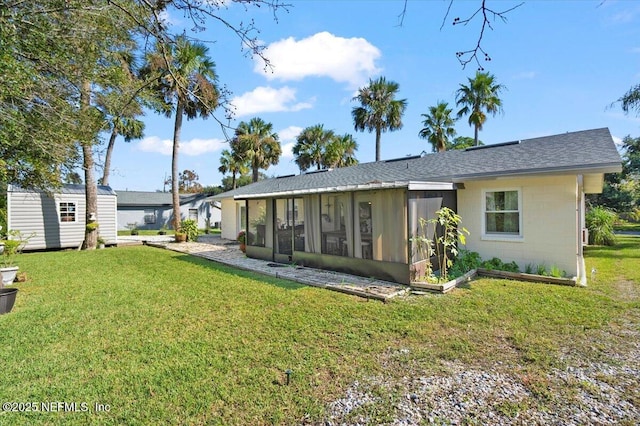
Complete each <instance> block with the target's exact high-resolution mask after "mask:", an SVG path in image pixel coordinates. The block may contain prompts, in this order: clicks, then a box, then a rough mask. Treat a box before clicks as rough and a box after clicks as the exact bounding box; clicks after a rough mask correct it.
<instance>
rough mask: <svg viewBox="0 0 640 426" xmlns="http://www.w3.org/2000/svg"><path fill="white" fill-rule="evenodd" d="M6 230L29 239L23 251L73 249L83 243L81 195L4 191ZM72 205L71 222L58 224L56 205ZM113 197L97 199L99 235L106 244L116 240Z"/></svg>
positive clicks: (58, 209)
mask: <svg viewBox="0 0 640 426" xmlns="http://www.w3.org/2000/svg"><path fill="white" fill-rule="evenodd" d="M8 197H9V203H8V207H9V212H8V216H9V227H10V229H12V230H17V231H20V232H21V233H22V234H23V235H24V236H27V237H28V236H31V237H30V238H29V241H28V243H27V245H26V246H25V250H40V249H56V248H76V247H79V246H80V245H81V244H82V242H83V241H84V231H85V215H86V213H85V212H86V210H85V196H84V194H54V195H53V196H49V195H47V194H45V193H41V192H8ZM61 202H63V203H75V207H76V211H75V221H74V222H62V221H60V203H61ZM115 203H116V197H115V196H113V195H99V196H98V223H99V224H100V235H101V236H102V237H103V238H104V239H105V241H106V242H107V244H115V243H116V242H117V241H116V231H115V230H116V227H117V225H116V215H115V208H116V207H115V205H116V204H115Z"/></svg>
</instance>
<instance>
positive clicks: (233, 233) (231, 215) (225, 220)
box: [220, 198, 244, 240]
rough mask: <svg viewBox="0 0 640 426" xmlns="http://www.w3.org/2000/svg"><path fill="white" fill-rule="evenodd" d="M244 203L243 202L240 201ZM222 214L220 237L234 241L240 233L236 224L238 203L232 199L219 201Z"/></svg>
mask: <svg viewBox="0 0 640 426" xmlns="http://www.w3.org/2000/svg"><path fill="white" fill-rule="evenodd" d="M242 203H244V201H242ZM220 204H221V209H222V214H221V219H220V220H221V221H222V231H221V232H220V236H221V237H222V238H226V239H228V240H235V239H236V237H237V236H238V232H239V231H240V228H239V224H238V205H239V202H238V201H235V200H234V199H233V198H224V199H222V200H221V201H220Z"/></svg>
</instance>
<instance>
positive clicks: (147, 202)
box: [116, 190, 206, 207]
mask: <svg viewBox="0 0 640 426" xmlns="http://www.w3.org/2000/svg"><path fill="white" fill-rule="evenodd" d="M116 194H117V195H118V205H119V206H149V207H151V206H154V207H164V206H170V205H171V204H172V201H171V193H170V192H146V191H119V190H118V191H116ZM204 197H206V195H205V194H180V204H185V203H189V202H191V201H195V200H198V199H200V198H204Z"/></svg>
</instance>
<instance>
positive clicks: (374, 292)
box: [118, 235, 409, 302]
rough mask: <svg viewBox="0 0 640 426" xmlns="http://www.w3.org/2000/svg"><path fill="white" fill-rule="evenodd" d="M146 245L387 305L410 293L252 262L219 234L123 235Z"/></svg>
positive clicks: (312, 270) (121, 238)
mask: <svg viewBox="0 0 640 426" xmlns="http://www.w3.org/2000/svg"><path fill="white" fill-rule="evenodd" d="M127 244H146V245H149V246H153V247H160V248H164V249H167V250H173V251H176V252H180V253H187V254H190V255H192V256H197V257H201V258H204V259H208V260H212V261H214V262H218V263H222V264H224V265H229V266H233V267H235V268H238V269H243V270H246V271H252V272H258V273H261V274H264V275H269V276H272V277H276V278H282V279H287V280H291V281H295V282H298V283H301V284H305V285H309V286H313V287H320V288H326V289H328V290H333V291H338V292H341V293H347V294H352V295H355V296H360V297H364V298H367V299H375V300H381V301H383V302H386V301H388V300H390V299H392V298H394V297H396V296H399V295H402V294H405V293H407V292H408V291H409V287H408V286H404V285H402V284H398V283H394V282H389V281H382V280H377V279H371V278H366V277H360V276H355V275H349V274H343V273H339V272H332V271H325V270H321V269H315V268H308V267H302V266H296V265H286V264H280V263H274V262H267V261H263V260H258V259H251V258H248V257H247V256H245V254H244V253H242V251H240V247H239V245H238V244H237V242H236V241H231V240H223V239H221V238H220V236H219V235H202V236H200V237H199V238H198V241H197V242H188V243H176V242H174V238H173V236H172V235H152V236H148V235H137V236H119V237H118V245H127Z"/></svg>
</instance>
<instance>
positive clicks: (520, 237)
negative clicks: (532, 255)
mask: <svg viewBox="0 0 640 426" xmlns="http://www.w3.org/2000/svg"><path fill="white" fill-rule="evenodd" d="M509 191H516V192H517V193H518V210H517V213H518V234H517V235H516V234H507V233H501V232H487V193H492V192H509ZM504 212H505V213H509V212H513V213H515V212H516V211H515V210H505V211H504ZM481 214H482V236H481V239H482V240H487V241H511V242H522V241H524V234H523V228H522V216H523V213H522V188H491V189H483V190H482V211H481Z"/></svg>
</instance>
